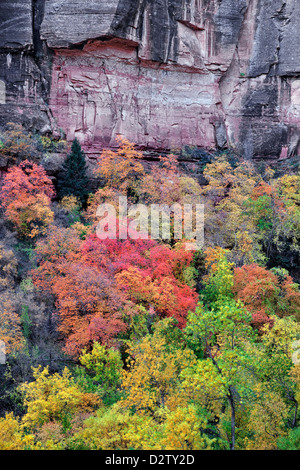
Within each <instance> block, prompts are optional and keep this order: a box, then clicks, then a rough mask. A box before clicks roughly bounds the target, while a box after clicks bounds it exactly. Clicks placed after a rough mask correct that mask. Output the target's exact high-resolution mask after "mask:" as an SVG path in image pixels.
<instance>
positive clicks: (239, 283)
mask: <svg viewBox="0 0 300 470" xmlns="http://www.w3.org/2000/svg"><path fill="white" fill-rule="evenodd" d="M233 292H234V294H235V296H236V297H237V298H238V299H240V300H242V302H243V303H244V304H245V306H246V308H247V309H248V310H249V311H250V312H251V313H252V324H253V325H254V326H255V327H256V328H258V329H260V327H262V326H263V325H264V324H265V323H269V324H270V325H272V324H273V320H272V319H271V318H270V316H272V315H277V316H279V317H282V316H285V315H294V316H296V317H299V315H300V292H299V288H298V285H297V284H295V283H294V282H293V279H292V278H291V276H289V275H288V274H285V275H284V276H283V278H282V279H280V278H279V276H277V275H276V274H274V273H273V272H272V271H269V270H268V269H266V268H263V267H260V266H258V265H256V264H251V265H247V266H243V267H241V268H236V269H235V270H234V286H233Z"/></svg>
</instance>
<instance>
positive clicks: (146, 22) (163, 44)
mask: <svg viewBox="0 0 300 470" xmlns="http://www.w3.org/2000/svg"><path fill="white" fill-rule="evenodd" d="M183 3H184V4H185V3H186V2H185V1H183V0H175V2H174V1H172V0H157V1H156V2H155V4H154V2H153V1H152V0H120V1H119V4H118V8H117V11H116V15H115V18H114V20H113V22H112V27H111V32H112V34H117V35H119V36H121V37H126V36H127V35H128V34H129V35H130V32H131V31H134V33H135V35H136V37H137V38H138V39H139V40H140V41H143V40H147V39H148V40H149V43H150V57H149V59H151V60H153V61H156V62H162V63H167V62H168V61H174V62H175V61H176V59H177V54H178V24H177V16H178V15H177V13H178V8H179V7H182V4H183ZM148 28H149V31H147V29H148ZM145 34H149V38H145V37H144V35H145Z"/></svg>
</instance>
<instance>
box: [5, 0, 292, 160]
mask: <svg viewBox="0 0 300 470" xmlns="http://www.w3.org/2000/svg"><path fill="white" fill-rule="evenodd" d="M299 11H300V0H289V1H284V0H156V1H155V2H154V1H153V0H110V1H106V0H80V1H79V0H23V1H22V2H21V1H20V0H14V1H13V2H12V1H10V0H2V1H1V4H0V21H1V28H0V80H1V82H0V83H2V85H1V90H3V86H5V99H3V91H1V97H2V98H1V97H0V125H4V124H5V123H6V122H8V120H15V121H19V122H24V124H25V125H26V126H27V127H29V128H31V129H37V130H40V131H42V132H48V131H49V130H52V131H54V132H55V134H56V135H59V134H60V132H62V130H63V131H64V132H65V133H66V135H67V138H68V139H69V140H72V139H73V138H74V137H75V136H76V137H78V138H79V139H80V140H81V142H82V143H83V144H84V146H85V148H86V149H87V151H89V152H90V153H91V154H92V153H93V152H94V153H97V151H98V150H99V149H100V148H102V147H103V146H112V145H114V142H115V137H116V135H117V134H122V135H124V136H125V137H126V138H128V139H129V140H132V141H134V142H136V143H137V144H138V145H140V146H141V147H145V148H146V147H148V148H152V149H158V150H160V149H165V150H168V149H174V148H179V147H182V146H183V145H198V146H202V147H208V148H209V147H219V148H224V147H226V146H229V145H230V146H233V147H234V148H236V149H237V150H238V151H239V152H240V153H242V154H244V155H245V156H247V157H248V158H252V157H262V158H268V157H281V158H286V157H288V156H292V155H295V154H298V153H299V151H300V149H299V142H300V81H299V80H300V15H299Z"/></svg>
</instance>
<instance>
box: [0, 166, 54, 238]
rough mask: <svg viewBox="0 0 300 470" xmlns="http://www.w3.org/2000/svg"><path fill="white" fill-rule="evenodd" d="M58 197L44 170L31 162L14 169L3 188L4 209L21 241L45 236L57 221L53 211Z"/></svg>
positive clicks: (1, 195) (2, 203) (6, 177)
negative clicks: (53, 200) (52, 204)
mask: <svg viewBox="0 0 300 470" xmlns="http://www.w3.org/2000/svg"><path fill="white" fill-rule="evenodd" d="M54 195H55V191H54V187H53V184H52V182H51V179H50V178H49V177H48V176H47V174H46V171H45V170H44V168H43V167H42V166H39V165H36V164H35V163H32V162H30V161H28V160H25V161H23V162H22V163H20V165H19V166H15V167H13V168H11V169H10V170H9V171H8V173H7V174H6V175H5V177H4V183H3V186H2V188H1V192H0V197H1V206H2V208H3V209H4V213H5V216H6V218H7V219H8V220H9V221H10V222H12V223H13V225H14V226H15V228H16V230H17V232H18V235H19V236H20V237H29V238H34V237H36V236H37V235H39V234H40V233H45V231H46V227H47V226H48V225H49V224H50V223H51V222H52V220H53V212H52V211H51V209H50V203H51V198H53V197H54Z"/></svg>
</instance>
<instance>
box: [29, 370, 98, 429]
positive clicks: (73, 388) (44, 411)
mask: <svg viewBox="0 0 300 470" xmlns="http://www.w3.org/2000/svg"><path fill="white" fill-rule="evenodd" d="M33 376H34V378H35V381H34V382H31V383H24V384H22V385H21V386H20V390H21V392H23V394H24V404H25V406H26V407H27V412H26V414H25V415H24V417H23V419H22V424H23V425H24V426H26V428H28V429H35V428H36V427H40V426H41V425H43V424H44V423H47V422H54V421H59V422H64V421H65V420H68V419H69V418H70V417H71V416H72V415H73V414H75V413H76V412H80V411H93V409H94V408H95V407H97V406H98V405H99V403H100V400H99V398H98V397H97V396H96V395H94V394H91V393H83V392H81V390H80V389H79V388H78V386H77V385H76V383H75V382H74V379H73V378H72V376H71V373H70V371H69V370H68V369H67V368H65V369H64V371H63V373H62V375H60V374H58V373H56V374H53V375H50V374H49V370H48V367H45V368H44V369H43V370H42V368H41V366H38V367H37V368H33Z"/></svg>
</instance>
